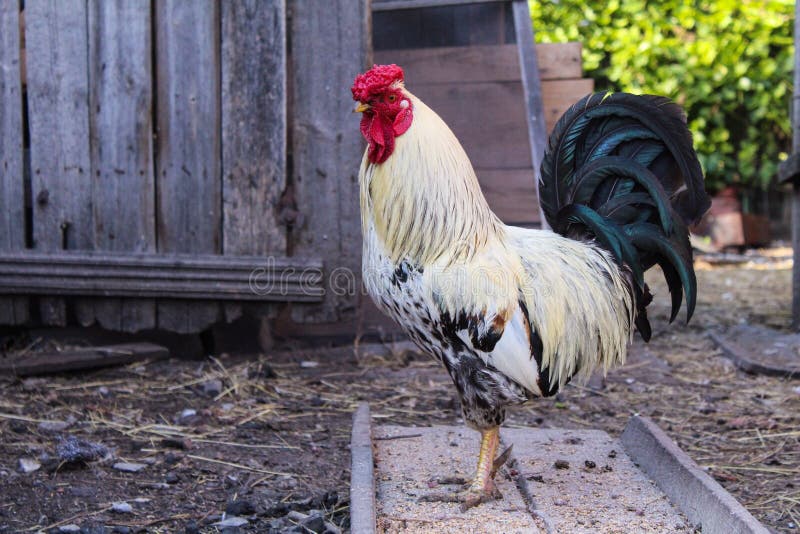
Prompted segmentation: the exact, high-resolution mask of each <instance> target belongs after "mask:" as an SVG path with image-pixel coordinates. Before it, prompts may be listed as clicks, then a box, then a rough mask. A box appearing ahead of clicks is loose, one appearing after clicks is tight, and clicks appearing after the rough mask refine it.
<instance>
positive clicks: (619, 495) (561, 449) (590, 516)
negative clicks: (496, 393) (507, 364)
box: [502, 428, 694, 533]
mask: <svg viewBox="0 0 800 534" xmlns="http://www.w3.org/2000/svg"><path fill="white" fill-rule="evenodd" d="M502 437H503V441H504V442H508V443H513V444H514V457H515V458H516V460H517V465H516V468H517V470H518V471H519V475H520V476H519V480H520V482H521V489H522V491H523V493H527V494H528V495H529V498H530V500H531V503H532V505H533V508H534V509H535V510H536V512H537V513H538V514H539V515H541V516H542V517H543V518H544V520H545V521H546V523H547V525H548V527H549V529H550V531H552V532H572V533H584V532H585V533H589V532H592V533H595V532H693V531H694V527H693V525H692V524H691V523H690V522H689V520H688V519H687V518H686V516H684V515H683V514H682V513H681V512H680V511H679V510H678V509H677V508H676V507H674V506H673V505H672V504H671V503H670V501H669V499H668V498H667V496H666V495H665V494H664V493H663V492H661V490H660V489H659V488H658V486H656V484H655V483H654V482H653V481H652V480H650V479H649V478H647V476H646V475H645V474H644V473H642V472H641V471H640V470H639V469H638V468H637V467H636V466H635V465H634V463H633V461H632V460H631V459H630V458H629V457H628V456H627V455H626V454H625V449H624V448H623V446H622V444H621V443H620V442H619V440H616V439H612V438H611V437H610V436H609V435H608V434H606V433H605V432H602V431H599V430H561V429H527V428H526V429H504V430H503V431H502Z"/></svg>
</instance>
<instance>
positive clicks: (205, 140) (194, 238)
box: [155, 0, 222, 333]
mask: <svg viewBox="0 0 800 534" xmlns="http://www.w3.org/2000/svg"><path fill="white" fill-rule="evenodd" d="M155 17H156V20H155V25H156V44H155V49H156V80H157V88H156V108H157V113H156V116H157V119H156V126H157V134H158V140H157V145H156V211H157V214H156V221H157V224H156V234H157V242H158V251H159V252H165V253H175V252H178V253H189V254H199V253H203V254H219V253H220V252H222V231H221V230H222V213H221V211H222V184H221V182H220V180H221V172H220V171H221V168H220V167H221V166H220V159H221V158H220V155H221V139H220V134H221V131H222V130H221V127H220V81H221V80H220V69H219V65H220V63H219V53H220V46H219V45H220V39H219V23H220V19H219V4H218V3H217V2H213V1H212V0H203V1H197V2H195V1H191V0H157V1H156V3H155ZM218 317H219V305H218V304H217V303H216V302H202V301H200V302H180V301H159V303H158V326H159V327H160V328H164V329H166V330H171V331H173V332H179V333H190V332H199V331H201V330H203V329H205V328H207V327H208V326H209V325H211V324H212V323H214V322H215V321H216V320H217V319H218Z"/></svg>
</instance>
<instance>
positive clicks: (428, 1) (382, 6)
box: [372, 0, 508, 11]
mask: <svg viewBox="0 0 800 534" xmlns="http://www.w3.org/2000/svg"><path fill="white" fill-rule="evenodd" d="M507 1H508V0H372V11H396V10H398V9H420V8H424V7H444V6H463V5H465V4H489V3H493V2H507Z"/></svg>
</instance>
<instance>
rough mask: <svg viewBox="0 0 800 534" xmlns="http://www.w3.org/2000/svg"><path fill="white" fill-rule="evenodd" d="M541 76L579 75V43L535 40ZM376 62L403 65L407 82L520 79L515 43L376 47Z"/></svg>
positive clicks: (559, 77)
mask: <svg viewBox="0 0 800 534" xmlns="http://www.w3.org/2000/svg"><path fill="white" fill-rule="evenodd" d="M536 55H537V58H538V65H539V77H540V78H541V79H542V80H554V79H569V78H580V77H581V72H582V71H581V44H580V43H548V44H537V45H536ZM375 63H378V64H389V63H396V64H398V65H400V66H401V67H403V70H404V71H405V73H406V80H408V81H409V83H410V84H412V85H413V84H414V83H415V82H419V83H469V82H495V81H520V80H521V79H522V73H521V71H520V64H519V53H518V51H517V45H515V44H508V45H505V44H504V45H477V46H441V47H436V48H406V49H399V50H376V51H375Z"/></svg>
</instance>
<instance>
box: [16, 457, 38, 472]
mask: <svg viewBox="0 0 800 534" xmlns="http://www.w3.org/2000/svg"><path fill="white" fill-rule="evenodd" d="M40 467H42V464H40V463H39V462H37V461H36V460H34V459H32V458H20V459H19V470H20V471H22V472H23V473H33V472H34V471H38V470H39V468H40Z"/></svg>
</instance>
